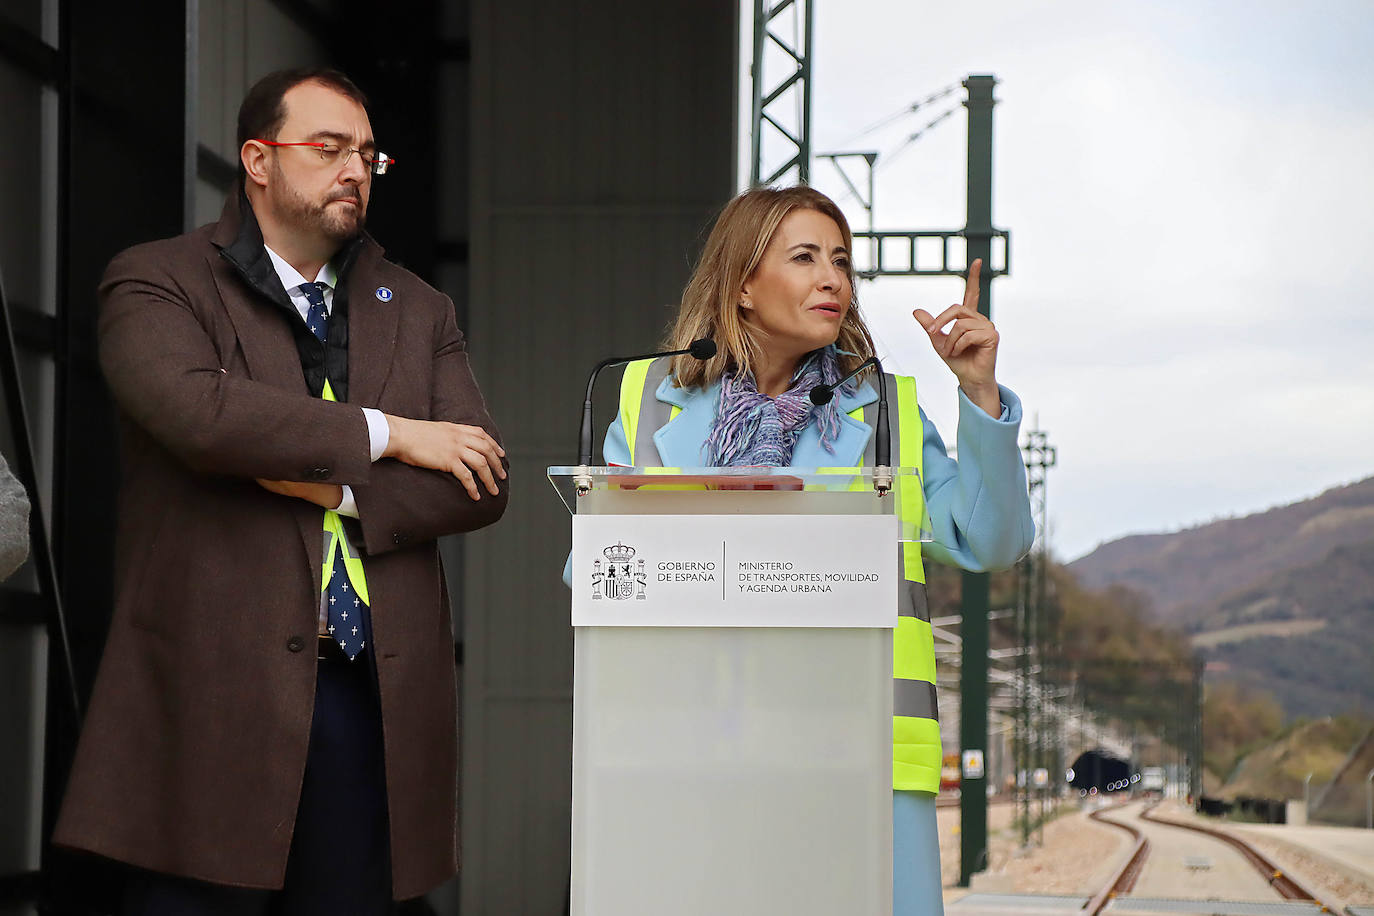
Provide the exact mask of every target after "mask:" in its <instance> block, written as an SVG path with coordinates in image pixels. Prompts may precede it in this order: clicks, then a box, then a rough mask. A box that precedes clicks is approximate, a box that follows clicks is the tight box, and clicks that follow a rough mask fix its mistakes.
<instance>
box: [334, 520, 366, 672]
mask: <svg viewBox="0 0 1374 916" xmlns="http://www.w3.org/2000/svg"><path fill="white" fill-rule="evenodd" d="M325 514H326V519H325V528H326V530H327V531H330V532H331V533H332V534H333V535H334V537H333V538H326V542H327V545H328V547H329V549H330V551H331V553H332V555H333V562H332V563H331V564H330V571H329V583H328V585H327V586H326V587H325V593H326V594H327V596H328V600H329V622H328V630H329V635H330V636H332V637H334V639H335V641H336V642H338V644H339V648H340V649H343V650H344V654H345V655H347V656H348V657H349V659H350V660H352V659H355V658H357V657H358V653H359V652H361V651H363V649H365V648H367V641H366V640H367V625H366V624H365V623H364V622H363V620H364V618H365V617H366V616H367V592H366V591H365V589H366V587H367V586H366V581H365V580H364V579H363V575H362V561H361V560H360V559H358V558H357V557H354V556H352V552H351V551H350V550H349V549H348V542H347V541H346V535H345V534H344V528H343V521H342V519H340V518H339V516H338V514H337V513H335V512H331V511H328V510H326V513H325ZM350 566H351V567H354V569H349V567H350ZM359 583H361V584H362V587H357V585H358V584H359Z"/></svg>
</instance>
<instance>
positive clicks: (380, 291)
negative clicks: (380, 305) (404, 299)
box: [377, 286, 393, 302]
mask: <svg viewBox="0 0 1374 916" xmlns="http://www.w3.org/2000/svg"><path fill="white" fill-rule="evenodd" d="M392 295H393V294H392V292H391V290H389V289H387V288H386V287H385V286H379V287H377V298H378V299H380V300H381V301H382V302H390V301H391V297H392Z"/></svg>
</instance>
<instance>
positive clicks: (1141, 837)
mask: <svg viewBox="0 0 1374 916" xmlns="http://www.w3.org/2000/svg"><path fill="white" fill-rule="evenodd" d="M1158 804H1159V803H1158V802H1154V803H1152V804H1150V805H1147V806H1146V807H1145V809H1144V810H1143V811H1142V812H1141V813H1140V817H1141V819H1142V820H1145V821H1149V822H1150V823H1151V824H1158V825H1160V826H1164V827H1173V828H1176V829H1178V830H1192V831H1194V832H1197V833H1203V834H1206V835H1208V836H1210V837H1212V838H1213V839H1216V840H1219V841H1221V842H1223V843H1226V844H1228V845H1229V846H1231V847H1233V848H1234V849H1236V850H1237V851H1238V852H1239V853H1240V854H1241V855H1242V856H1243V857H1244V858H1245V860H1246V861H1247V862H1249V863H1250V864H1251V865H1252V866H1254V867H1255V869H1256V870H1257V871H1258V872H1259V873H1260V875H1261V877H1263V879H1264V880H1265V881H1266V882H1267V883H1268V884H1269V886H1270V887H1272V888H1273V889H1274V891H1275V892H1276V893H1277V894H1278V895H1279V896H1280V897H1282V898H1283V899H1284V900H1285V901H1293V902H1304V903H1309V904H1312V905H1314V906H1316V907H1319V908H1320V911H1321V912H1323V913H1327V912H1331V911H1330V910H1329V909H1328V908H1327V907H1326V906H1325V905H1324V904H1322V903H1321V901H1319V900H1317V898H1316V897H1315V896H1314V895H1313V894H1312V893H1311V892H1310V891H1308V890H1307V889H1306V888H1305V887H1303V886H1302V885H1301V884H1299V883H1298V882H1297V881H1296V880H1294V879H1293V878H1292V876H1290V875H1287V874H1284V872H1283V869H1281V868H1279V867H1278V866H1277V865H1275V864H1274V863H1273V862H1272V861H1271V860H1270V859H1269V858H1268V857H1267V856H1266V855H1264V853H1262V852H1260V851H1259V850H1258V849H1255V848H1254V847H1253V846H1251V845H1250V844H1249V843H1246V842H1245V841H1244V840H1242V839H1240V838H1239V837H1236V836H1233V835H1231V834H1229V833H1224V832H1222V831H1220V830H1216V829H1213V828H1211V827H1204V826H1202V825H1199V824H1184V823H1180V822H1178V821H1168V820H1162V819H1160V818H1157V817H1153V816H1152V812H1153V811H1154V809H1155V807H1156V806H1157V805H1158ZM1123 807H1125V806H1124V805H1118V806H1117V807H1115V808H1104V809H1102V810H1101V811H1094V812H1093V813H1092V814H1090V815H1088V816H1089V817H1091V818H1092V819H1093V820H1096V821H1098V822H1100V823H1103V824H1109V825H1111V826H1113V827H1116V828H1117V829H1119V830H1125V831H1126V832H1128V833H1129V834H1131V836H1132V838H1133V839H1134V840H1135V846H1134V847H1133V848H1132V850H1131V854H1130V855H1129V856H1128V857H1127V859H1126V861H1125V863H1124V864H1123V865H1122V866H1121V868H1119V869H1118V870H1117V871H1116V872H1115V873H1114V874H1113V875H1112V876H1111V877H1110V878H1109V879H1108V881H1107V884H1106V886H1105V887H1103V888H1102V890H1100V891H1098V892H1097V893H1096V894H1094V895H1093V896H1092V897H1091V898H1090V899H1089V901H1088V903H1087V905H1085V906H1084V907H1083V912H1084V913H1086V914H1088V916H1098V914H1099V913H1101V912H1103V911H1104V910H1105V909H1106V908H1107V906H1108V905H1109V904H1110V903H1111V902H1112V900H1114V899H1115V898H1116V897H1118V896H1121V895H1125V894H1129V893H1130V892H1131V889H1132V888H1133V887H1134V886H1135V882H1136V879H1137V878H1138V877H1139V876H1140V873H1141V871H1142V870H1143V869H1144V867H1145V862H1146V861H1147V860H1148V858H1149V855H1150V841H1149V840H1148V839H1147V838H1146V837H1145V834H1144V833H1143V832H1142V831H1141V830H1139V829H1138V828H1136V827H1134V826H1132V825H1131V824H1126V823H1122V822H1120V821H1115V820H1111V819H1109V818H1107V817H1104V816H1103V815H1107V814H1111V813H1112V812H1114V811H1119V810H1121V808H1123Z"/></svg>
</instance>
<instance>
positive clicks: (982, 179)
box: [879, 75, 997, 887]
mask: <svg viewBox="0 0 1374 916" xmlns="http://www.w3.org/2000/svg"><path fill="white" fill-rule="evenodd" d="M996 84H997V80H996V79H995V78H994V77H992V76H991V75H979V76H970V77H969V78H968V79H966V80H964V88H965V89H967V90H968V99H967V100H965V102H964V105H965V106H966V107H967V108H968V211H967V216H966V217H965V226H964V232H963V235H964V240H965V244H966V248H967V252H968V255H967V262H968V263H969V264H972V263H973V261H974V259H975V258H982V259H983V270H982V271H981V272H980V273H979V275H978V311H980V312H982V313H983V314H984V315H987V316H989V317H991V315H992V277H993V273H994V272H993V271H992V270H991V269H989V268H991V267H992V238H993V228H992V107H993V105H995V104H996V100H995V99H994V98H993V96H992V88H993V86H995V85H996ZM946 247H948V246H946ZM879 250H880V251H881V243H879ZM911 265H912V267H915V266H916V258H915V242H914V240H913V242H912V259H911ZM879 266H881V265H879ZM963 586H964V587H963V600H962V604H961V613H962V615H963V622H962V625H961V631H960V632H961V634H962V636H963V638H964V649H963V661H962V664H961V665H960V668H959V696H960V700H959V747H960V751H961V754H960V756H961V758H962V757H963V756H964V755H965V754H966V753H967V752H969V751H977V752H979V753H980V754H981V753H982V752H983V751H984V750H985V749H986V748H987V745H988V575H987V573H970V572H966V573H964V576H963ZM959 785H960V793H959V824H960V827H959V886H960V887H968V885H969V880H970V878H971V877H972V876H973V873H974V872H976V871H982V870H983V869H985V868H987V864H988V793H987V779H986V777H985V776H984V775H983V774H979V778H977V779H969V778H968V773H963V774H962V778H961V779H960V784H959Z"/></svg>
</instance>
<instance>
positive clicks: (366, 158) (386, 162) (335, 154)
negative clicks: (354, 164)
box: [253, 138, 396, 175]
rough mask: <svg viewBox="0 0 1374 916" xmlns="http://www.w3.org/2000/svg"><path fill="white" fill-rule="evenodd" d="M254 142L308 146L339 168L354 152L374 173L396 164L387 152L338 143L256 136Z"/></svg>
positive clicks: (384, 172) (381, 171)
mask: <svg viewBox="0 0 1374 916" xmlns="http://www.w3.org/2000/svg"><path fill="white" fill-rule="evenodd" d="M253 142H254V143H261V144H263V145H264V146H308V147H310V148H311V149H315V150H319V151H320V159H322V160H323V161H324V162H327V163H329V164H330V165H337V166H339V168H343V167H344V166H346V165H348V163H349V160H351V159H352V158H353V154H354V153H357V154H358V155H359V156H361V157H362V160H363V165H365V166H367V170H368V171H369V172H371V173H372V174H373V175H385V174H386V170H387V169H389V168H391V167H392V166H393V165H395V164H396V160H395V159H392V158H390V157H388V156H387V154H386V153H383V152H379V151H378V152H368V151H367V150H361V149H357V148H350V147H347V146H340V145H339V144H337V143H308V142H300V143H278V142H277V141H276V140H259V139H256V138H254V140H253Z"/></svg>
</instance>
